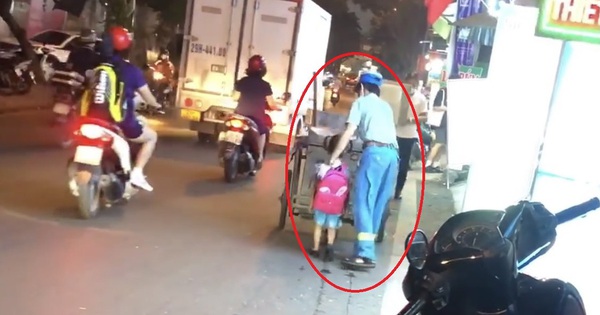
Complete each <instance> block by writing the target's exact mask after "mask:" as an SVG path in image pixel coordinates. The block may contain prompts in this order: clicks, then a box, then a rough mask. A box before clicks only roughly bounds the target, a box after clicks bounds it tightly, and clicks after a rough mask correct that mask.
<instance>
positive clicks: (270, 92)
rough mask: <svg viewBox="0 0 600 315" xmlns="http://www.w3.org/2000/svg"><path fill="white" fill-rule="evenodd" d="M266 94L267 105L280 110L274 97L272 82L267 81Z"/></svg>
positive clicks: (271, 108)
mask: <svg viewBox="0 0 600 315" xmlns="http://www.w3.org/2000/svg"><path fill="white" fill-rule="evenodd" d="M265 95H266V97H265V98H266V99H267V105H268V106H269V109H270V110H279V106H277V103H276V102H275V99H274V98H273V89H272V88H271V84H269V83H267V84H266V86H265Z"/></svg>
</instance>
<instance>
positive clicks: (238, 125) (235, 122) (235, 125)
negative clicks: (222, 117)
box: [229, 119, 244, 128]
mask: <svg viewBox="0 0 600 315" xmlns="http://www.w3.org/2000/svg"><path fill="white" fill-rule="evenodd" d="M229 124H230V125H231V127H233V128H242V127H243V126H244V123H243V122H242V121H241V120H238V119H233V120H230V121H229Z"/></svg>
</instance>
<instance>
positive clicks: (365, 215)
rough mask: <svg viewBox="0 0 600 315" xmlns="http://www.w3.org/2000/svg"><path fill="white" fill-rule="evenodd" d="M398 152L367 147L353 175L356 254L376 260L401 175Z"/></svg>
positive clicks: (390, 148) (387, 148) (388, 148)
mask: <svg viewBox="0 0 600 315" xmlns="http://www.w3.org/2000/svg"><path fill="white" fill-rule="evenodd" d="M398 162H399V158H398V151H397V150H396V149H394V148H392V147H377V146H370V147H366V148H365V150H364V151H363V153H362V157H361V159H360V164H359V166H358V170H357V171H356V174H355V178H354V192H353V199H352V208H353V214H354V228H355V229H356V232H357V241H356V244H355V256H358V257H363V258H369V259H371V260H373V261H375V260H376V255H375V239H376V238H377V232H378V231H379V228H380V227H381V220H382V218H383V214H384V211H386V208H387V206H388V202H389V201H390V199H391V198H392V196H393V193H394V184H395V181H396V176H398Z"/></svg>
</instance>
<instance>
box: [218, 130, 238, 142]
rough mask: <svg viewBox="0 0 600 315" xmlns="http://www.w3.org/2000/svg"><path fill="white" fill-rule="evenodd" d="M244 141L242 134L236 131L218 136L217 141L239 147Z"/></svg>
mask: <svg viewBox="0 0 600 315" xmlns="http://www.w3.org/2000/svg"><path fill="white" fill-rule="evenodd" d="M242 139H244V134H243V133H241V132H237V131H231V130H229V131H226V132H221V133H220V134H219V141H225V142H230V143H233V144H235V145H240V144H241V143H242Z"/></svg>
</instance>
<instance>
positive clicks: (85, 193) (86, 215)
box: [77, 181, 100, 219]
mask: <svg viewBox="0 0 600 315" xmlns="http://www.w3.org/2000/svg"><path fill="white" fill-rule="evenodd" d="M98 184H99V183H98V182H97V181H89V182H88V183H87V184H81V185H79V197H77V201H78V210H79V215H80V216H81V217H82V218H83V219H91V218H93V217H95V216H96V215H97V214H98V210H99V209H100V189H99V187H98V186H99V185H98Z"/></svg>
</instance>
